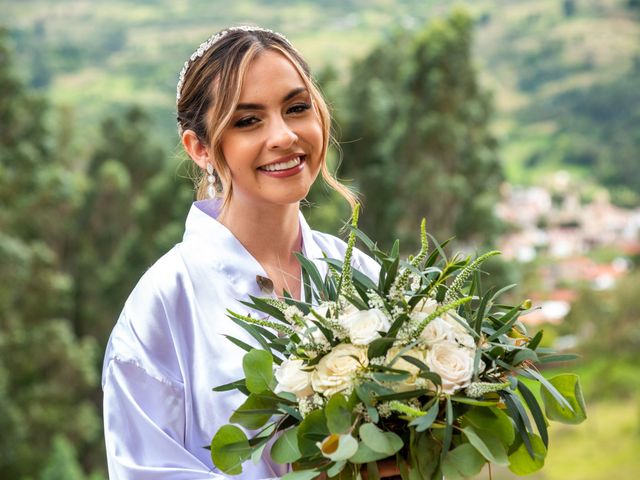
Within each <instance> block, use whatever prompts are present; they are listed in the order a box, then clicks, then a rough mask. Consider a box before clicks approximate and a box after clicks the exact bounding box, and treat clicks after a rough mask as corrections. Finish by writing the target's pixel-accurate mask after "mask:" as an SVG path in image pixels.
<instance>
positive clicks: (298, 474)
mask: <svg viewBox="0 0 640 480" xmlns="http://www.w3.org/2000/svg"><path fill="white" fill-rule="evenodd" d="M318 475H320V471H319V470H298V471H295V472H289V473H287V474H286V475H284V476H282V477H280V480H312V479H313V478H316V477H317V476H318Z"/></svg>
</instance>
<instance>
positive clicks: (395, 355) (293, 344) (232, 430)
mask: <svg viewBox="0 0 640 480" xmlns="http://www.w3.org/2000/svg"><path fill="white" fill-rule="evenodd" d="M357 220H358V208H357V207H356V209H355V210H354V215H353V220H352V223H351V232H350V235H349V240H348V244H347V249H346V253H345V256H344V258H343V259H330V258H325V259H324V260H325V261H326V262H327V266H328V274H327V275H326V277H325V278H322V277H321V275H320V273H319V271H318V269H317V268H316V267H315V265H314V264H313V263H312V262H311V261H309V260H308V259H306V258H304V257H303V256H299V260H300V263H301V265H302V272H303V279H304V286H305V297H306V298H305V301H304V302H299V301H296V300H294V299H293V298H290V297H289V296H287V295H285V298H284V299H283V300H277V299H274V298H272V297H270V298H256V297H252V298H251V302H246V303H245V304H246V305H247V306H250V307H251V308H252V309H254V310H255V311H257V312H261V313H262V314H264V315H260V316H256V317H253V316H245V315H241V314H238V313H235V312H232V311H229V312H228V313H229V317H230V318H231V319H232V320H233V321H235V322H236V323H238V324H240V325H241V326H243V327H244V328H245V329H246V331H247V332H248V333H250V334H251V335H252V336H253V337H254V338H255V339H256V341H257V342H258V344H259V345H260V346H261V348H259V349H256V348H253V347H251V346H250V345H248V344H246V343H244V342H242V341H241V340H238V339H235V338H231V337H229V338H230V340H231V341H232V342H234V343H235V344H236V345H238V346H239V347H241V348H243V349H245V350H246V351H247V353H246V354H245V356H244V359H243V367H244V373H245V378H242V379H239V380H237V381H235V382H232V383H230V384H227V385H222V386H219V387H217V388H215V389H214V390H216V391H226V390H236V389H237V390H239V391H241V392H242V393H244V394H245V395H246V396H247V398H246V400H245V402H244V403H243V404H242V405H241V406H240V407H239V408H238V409H237V410H236V411H235V412H234V413H233V415H232V416H231V418H230V422H231V423H230V424H228V425H224V426H223V427H221V428H220V429H219V430H218V432H217V433H216V434H215V436H214V438H213V440H212V442H211V456H212V459H213V462H214V463H215V465H216V466H217V467H218V468H219V469H220V470H222V471H223V472H225V473H228V474H231V475H233V474H239V473H241V472H242V463H243V462H244V461H246V460H248V459H250V458H251V459H253V460H254V461H258V459H259V458H260V457H261V455H262V454H263V450H264V449H265V448H267V446H268V447H269V448H270V452H269V453H270V455H271V458H272V459H273V460H274V461H275V462H277V463H282V464H292V466H293V468H292V471H291V472H290V473H288V474H287V475H285V477H283V478H284V479H286V480H307V479H312V478H315V477H317V476H318V475H320V474H321V473H322V472H324V473H325V474H326V476H328V477H329V478H340V479H358V478H360V476H361V471H362V469H363V468H365V469H366V470H367V474H368V478H370V479H376V478H379V473H378V468H377V463H376V462H377V461H378V460H382V459H387V458H392V459H394V460H395V461H396V462H397V464H398V466H399V469H400V472H401V476H402V478H403V479H404V480H418V479H442V478H443V476H444V477H446V478H447V480H454V479H458V478H468V477H472V476H474V475H476V474H478V473H479V472H480V470H481V469H482V467H483V466H484V465H485V464H486V463H492V464H496V465H502V466H508V467H509V469H511V471H513V472H514V473H516V474H518V475H525V474H528V473H531V472H534V471H536V470H538V469H540V468H542V466H543V464H544V460H545V456H546V453H547V448H548V434H547V426H548V420H555V421H559V422H563V423H570V424H575V423H580V422H581V421H583V420H584V419H585V417H586V414H585V406H584V401H583V398H582V393H581V389H580V384H579V382H578V378H577V377H576V376H575V375H572V374H561V375H557V376H555V377H553V378H549V379H547V378H545V377H544V376H543V375H541V374H540V373H539V371H538V370H537V368H536V365H537V364H541V363H545V362H552V361H559V360H566V359H568V358H569V357H570V356H569V355H558V354H555V353H554V352H553V351H551V350H549V349H547V348H542V347H540V340H541V338H542V332H538V333H537V334H536V335H534V336H529V335H528V334H527V331H526V329H525V327H524V325H523V324H522V323H521V322H520V321H519V317H520V315H522V314H523V313H526V311H527V310H528V309H530V308H531V304H530V302H528V301H525V302H523V303H522V304H519V305H515V306H508V305H504V304H501V303H499V301H498V297H499V296H500V295H501V294H502V293H504V292H505V291H506V290H508V289H509V288H511V287H512V286H509V287H505V288H502V289H500V290H497V289H495V288H491V289H488V290H487V291H483V290H482V287H481V282H480V271H479V267H480V265H481V264H482V263H483V262H484V261H485V260H487V259H488V258H490V257H491V256H493V255H496V254H498V253H499V252H496V251H492V252H489V253H486V254H484V255H482V256H480V257H478V258H476V259H473V260H472V259H471V258H462V257H459V256H454V257H453V258H448V257H447V256H446V254H445V252H444V250H443V247H444V244H443V245H439V244H438V243H437V242H436V241H435V239H433V238H431V240H432V243H433V245H434V248H433V251H430V245H429V240H428V237H430V236H428V234H427V233H426V230H425V223H424V221H423V223H422V226H421V245H422V246H421V249H420V251H419V253H417V255H415V256H413V257H410V258H409V259H408V260H407V261H402V260H401V259H400V256H399V246H398V242H396V243H395V245H394V246H393V248H392V250H391V251H390V252H383V251H381V250H379V249H378V248H377V246H376V244H375V243H374V242H373V241H372V240H371V239H369V238H368V237H367V236H366V235H365V234H364V233H362V232H361V231H360V230H358V229H357ZM356 238H359V239H360V240H361V241H362V242H363V243H364V244H365V245H366V247H367V248H368V249H369V250H370V252H371V254H372V256H374V258H376V259H377V261H378V263H379V264H380V273H379V277H378V279H377V281H374V280H372V279H369V278H368V277H366V276H364V275H363V274H362V273H360V272H358V271H356V270H354V269H352V267H351V258H352V252H353V248H354V244H355V241H356ZM535 384H539V386H540V388H539V395H537V394H535V393H534V392H533V391H532V387H533V386H534V385H535ZM234 424H237V425H240V426H241V427H244V429H241V428H240V427H238V426H236V425H234ZM247 430H249V431H253V434H252V435H251V436H250V437H248V436H247V434H246V433H245V432H246V431H247ZM272 440H274V441H272Z"/></svg>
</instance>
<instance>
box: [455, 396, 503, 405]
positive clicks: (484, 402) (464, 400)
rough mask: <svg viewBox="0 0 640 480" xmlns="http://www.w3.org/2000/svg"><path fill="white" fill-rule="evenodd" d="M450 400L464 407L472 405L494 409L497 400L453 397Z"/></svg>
mask: <svg viewBox="0 0 640 480" xmlns="http://www.w3.org/2000/svg"><path fill="white" fill-rule="evenodd" d="M451 400H453V401H454V402H457V403H464V404H466V405H474V406H477V407H494V406H496V405H497V404H498V401H497V400H478V399H477V398H469V397H459V396H453V397H451Z"/></svg>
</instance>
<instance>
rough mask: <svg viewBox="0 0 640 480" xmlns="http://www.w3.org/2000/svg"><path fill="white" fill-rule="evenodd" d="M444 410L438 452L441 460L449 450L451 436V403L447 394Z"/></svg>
mask: <svg viewBox="0 0 640 480" xmlns="http://www.w3.org/2000/svg"><path fill="white" fill-rule="evenodd" d="M445 412H446V415H445V420H446V422H445V423H446V426H445V429H444V435H443V438H442V451H441V452H440V457H441V461H442V459H444V456H445V455H446V453H447V452H448V451H449V447H450V446H451V438H452V436H453V405H452V404H451V397H449V396H448V397H447V403H446V409H445Z"/></svg>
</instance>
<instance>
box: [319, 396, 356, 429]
mask: <svg viewBox="0 0 640 480" xmlns="http://www.w3.org/2000/svg"><path fill="white" fill-rule="evenodd" d="M325 414H326V416H327V426H328V427H329V431H330V432H331V433H345V432H347V431H348V430H349V429H350V428H351V410H350V409H349V407H348V405H347V399H346V397H345V396H344V395H341V394H339V393H338V394H336V395H334V396H333V397H331V398H330V399H329V401H328V402H327V406H326V407H325Z"/></svg>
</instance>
